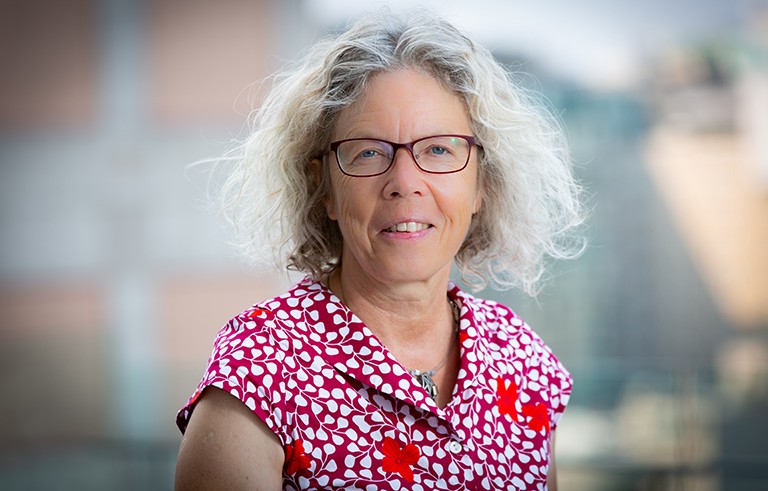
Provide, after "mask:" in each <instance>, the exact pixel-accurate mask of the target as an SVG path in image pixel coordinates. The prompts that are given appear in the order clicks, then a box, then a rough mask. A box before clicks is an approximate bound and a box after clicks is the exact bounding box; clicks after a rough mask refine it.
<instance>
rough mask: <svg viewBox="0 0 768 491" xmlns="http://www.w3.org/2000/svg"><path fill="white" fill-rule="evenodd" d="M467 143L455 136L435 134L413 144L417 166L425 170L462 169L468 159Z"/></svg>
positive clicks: (436, 171) (454, 170)
mask: <svg viewBox="0 0 768 491" xmlns="http://www.w3.org/2000/svg"><path fill="white" fill-rule="evenodd" d="M469 148H470V147H469V143H468V142H467V140H465V139H464V138H460V137H456V136H435V137H432V138H427V139H425V140H421V141H420V142H418V143H416V144H415V145H414V146H413V154H414V156H415V157H416V161H417V162H418V163H419V167H421V168H422V169H424V170H425V171H427V172H435V173H447V172H456V171H457V170H460V169H462V168H463V167H464V166H465V165H466V164H467V161H468V160H469Z"/></svg>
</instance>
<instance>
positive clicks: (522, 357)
mask: <svg viewBox="0 0 768 491" xmlns="http://www.w3.org/2000/svg"><path fill="white" fill-rule="evenodd" d="M456 297H457V298H458V299H459V301H460V302H461V303H462V305H463V306H465V307H466V308H467V310H468V313H469V314H470V315H469V318H470V322H469V323H468V327H470V328H474V329H475V330H476V333H473V334H474V335H476V336H477V338H478V340H479V341H480V342H481V343H482V344H483V345H484V346H485V349H487V350H488V351H489V352H490V353H491V354H492V358H494V359H506V360H513V361H515V362H520V363H521V365H520V366H521V367H524V368H525V369H530V368H531V367H537V366H542V367H545V370H546V371H547V372H551V373H553V374H554V375H556V377H557V378H559V379H563V380H565V379H570V373H569V372H568V371H567V370H566V369H565V367H564V366H563V365H562V363H561V362H560V361H559V360H558V358H557V357H556V356H555V354H554V353H553V352H552V350H551V348H550V347H549V346H548V345H547V344H546V342H545V341H544V340H543V339H542V338H541V336H539V334H538V333H537V332H536V331H535V330H534V329H533V328H531V326H530V325H528V323H527V322H525V320H523V318H522V317H520V316H519V315H518V314H517V313H516V312H515V311H513V310H512V309H511V308H509V307H508V306H506V305H504V304H502V303H500V302H497V301H494V300H487V299H481V298H477V297H474V296H473V295H471V294H468V293H465V292H461V291H459V290H458V289H457V291H456Z"/></svg>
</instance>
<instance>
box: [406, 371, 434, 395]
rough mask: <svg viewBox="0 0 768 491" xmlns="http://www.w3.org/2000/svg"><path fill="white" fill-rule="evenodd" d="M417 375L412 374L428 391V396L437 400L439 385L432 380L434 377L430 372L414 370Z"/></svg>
mask: <svg viewBox="0 0 768 491" xmlns="http://www.w3.org/2000/svg"><path fill="white" fill-rule="evenodd" d="M414 372H416V373H411V375H413V376H414V377H416V380H417V381H418V382H419V384H420V385H421V386H422V387H424V390H426V391H427V394H429V397H431V398H432V400H433V401H436V400H437V384H436V383H435V381H434V380H432V375H433V374H431V373H429V372H419V371H416V370H414Z"/></svg>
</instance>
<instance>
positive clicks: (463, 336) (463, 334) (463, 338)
mask: <svg viewBox="0 0 768 491" xmlns="http://www.w3.org/2000/svg"><path fill="white" fill-rule="evenodd" d="M467 339H469V333H468V332H467V331H461V332H460V333H459V344H464V341H466V340H467Z"/></svg>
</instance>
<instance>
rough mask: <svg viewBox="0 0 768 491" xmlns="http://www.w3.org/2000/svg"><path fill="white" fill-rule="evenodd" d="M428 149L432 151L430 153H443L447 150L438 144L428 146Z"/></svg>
mask: <svg viewBox="0 0 768 491" xmlns="http://www.w3.org/2000/svg"><path fill="white" fill-rule="evenodd" d="M429 151H430V153H432V155H445V154H446V153H448V152H449V151H448V149H447V148H445V147H441V146H438V145H434V146H432V147H430V149H429Z"/></svg>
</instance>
